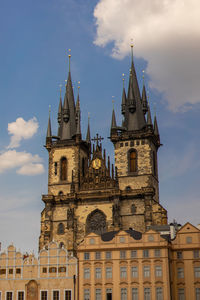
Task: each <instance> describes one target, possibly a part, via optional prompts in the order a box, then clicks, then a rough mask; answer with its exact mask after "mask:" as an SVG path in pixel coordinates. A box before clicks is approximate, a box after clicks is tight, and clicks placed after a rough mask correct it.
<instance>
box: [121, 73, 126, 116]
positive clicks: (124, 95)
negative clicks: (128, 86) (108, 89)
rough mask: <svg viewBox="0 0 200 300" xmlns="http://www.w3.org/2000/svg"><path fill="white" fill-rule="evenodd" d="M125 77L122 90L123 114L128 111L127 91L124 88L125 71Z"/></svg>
mask: <svg viewBox="0 0 200 300" xmlns="http://www.w3.org/2000/svg"><path fill="white" fill-rule="evenodd" d="M122 76H123V78H122V80H123V91H122V115H125V112H126V91H125V88H124V73H123V74H122Z"/></svg>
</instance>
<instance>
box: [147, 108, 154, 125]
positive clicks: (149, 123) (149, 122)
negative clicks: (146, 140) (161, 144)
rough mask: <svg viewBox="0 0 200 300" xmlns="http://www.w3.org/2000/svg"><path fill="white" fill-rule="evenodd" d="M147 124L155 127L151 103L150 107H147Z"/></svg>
mask: <svg viewBox="0 0 200 300" xmlns="http://www.w3.org/2000/svg"><path fill="white" fill-rule="evenodd" d="M147 126H148V127H149V128H153V124H152V119H151V111H150V105H149V104H148V109H147Z"/></svg>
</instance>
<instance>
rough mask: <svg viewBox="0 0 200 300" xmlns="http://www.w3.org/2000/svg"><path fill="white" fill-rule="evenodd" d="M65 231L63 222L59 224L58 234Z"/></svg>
mask: <svg viewBox="0 0 200 300" xmlns="http://www.w3.org/2000/svg"><path fill="white" fill-rule="evenodd" d="M63 233H64V225H63V223H59V224H58V234H63Z"/></svg>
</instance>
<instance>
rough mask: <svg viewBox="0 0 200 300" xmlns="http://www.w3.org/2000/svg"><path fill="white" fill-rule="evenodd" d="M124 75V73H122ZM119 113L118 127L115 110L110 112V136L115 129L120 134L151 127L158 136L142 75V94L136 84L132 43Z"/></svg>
mask: <svg viewBox="0 0 200 300" xmlns="http://www.w3.org/2000/svg"><path fill="white" fill-rule="evenodd" d="M123 76H124V74H123ZM121 113H122V115H123V121H122V126H121V127H118V126H117V124H116V118H115V112H114V109H113V112H112V121H111V138H112V135H115V134H116V132H117V130H118V131H121V132H122V134H124V133H125V132H127V133H128V132H135V131H146V130H147V129H152V130H153V132H154V135H155V136H158V137H159V131H158V124H157V120H156V116H155V118H154V125H153V123H152V119H151V111H150V106H149V104H148V101H147V95H146V88H145V83H144V75H143V88H142V96H141V94H140V89H139V85H138V80H137V75H136V71H135V66H134V60H133V45H131V68H130V75H129V85H128V93H127V94H126V91H125V87H124V78H123V90H122V103H121Z"/></svg>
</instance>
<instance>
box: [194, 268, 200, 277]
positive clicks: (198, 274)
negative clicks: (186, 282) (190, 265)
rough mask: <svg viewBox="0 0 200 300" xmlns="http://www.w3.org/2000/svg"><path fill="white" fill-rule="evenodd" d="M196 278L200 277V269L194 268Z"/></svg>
mask: <svg viewBox="0 0 200 300" xmlns="http://www.w3.org/2000/svg"><path fill="white" fill-rule="evenodd" d="M194 277H196V278H199V277H200V267H194Z"/></svg>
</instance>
